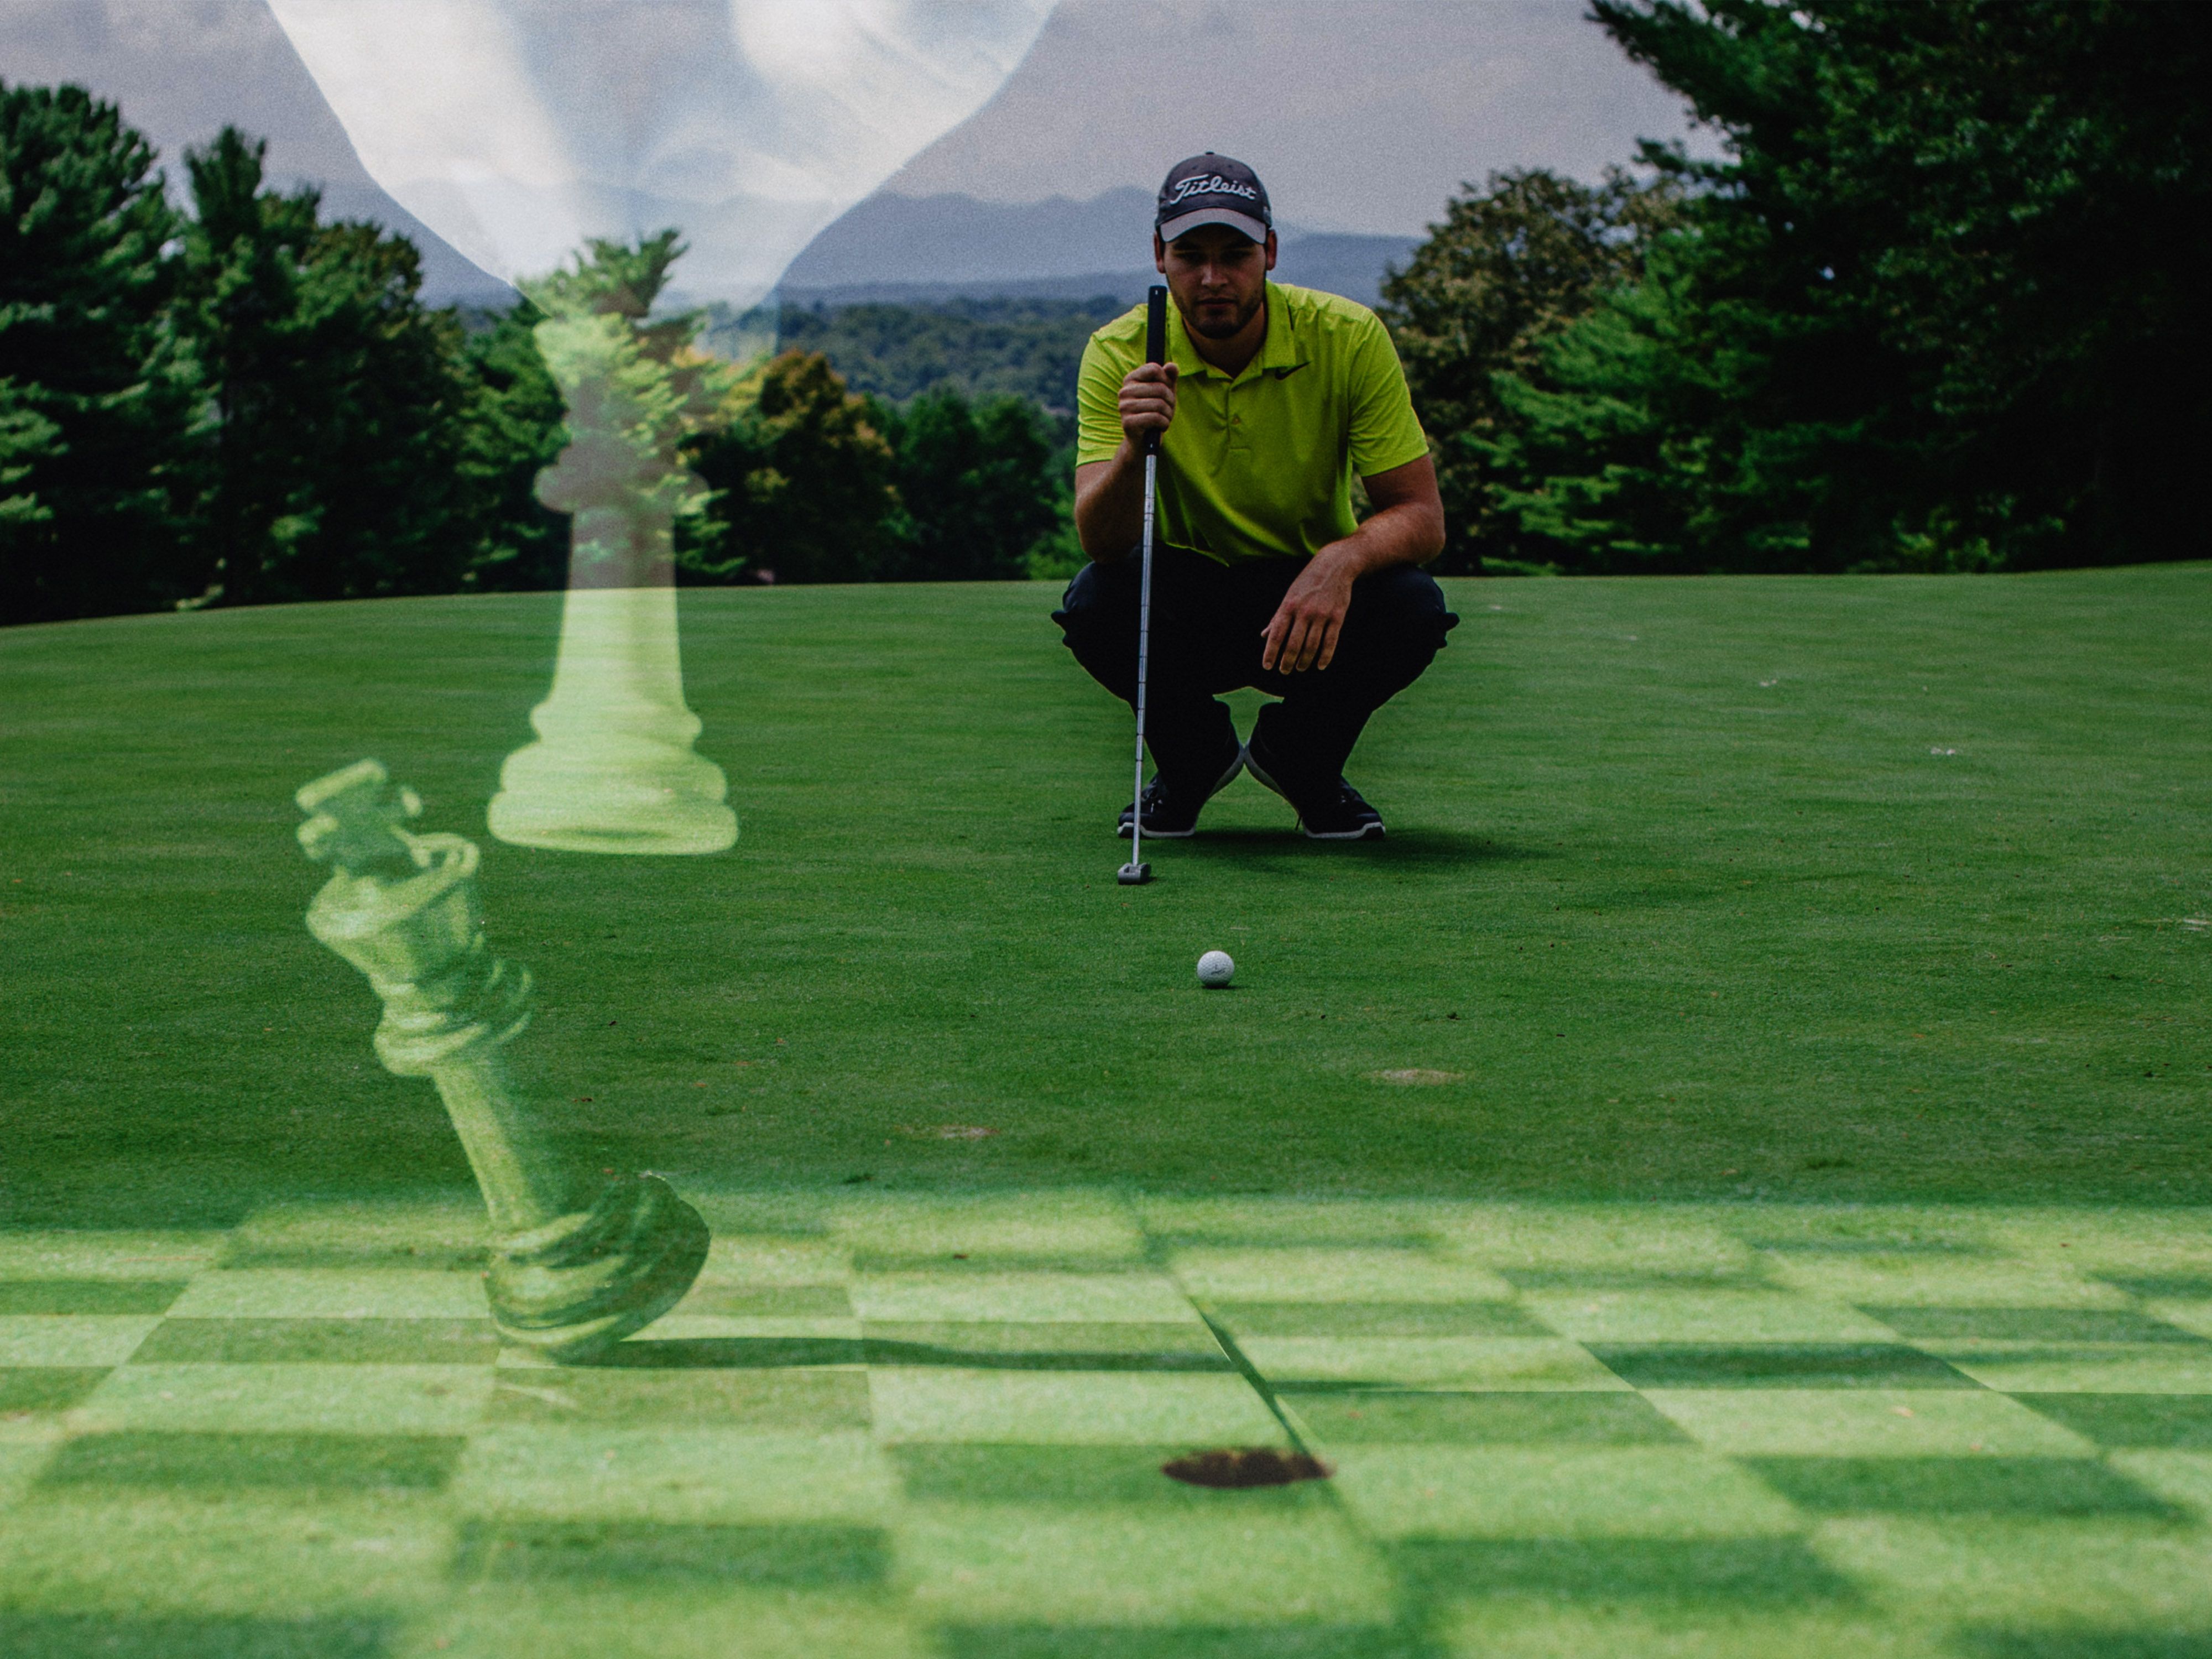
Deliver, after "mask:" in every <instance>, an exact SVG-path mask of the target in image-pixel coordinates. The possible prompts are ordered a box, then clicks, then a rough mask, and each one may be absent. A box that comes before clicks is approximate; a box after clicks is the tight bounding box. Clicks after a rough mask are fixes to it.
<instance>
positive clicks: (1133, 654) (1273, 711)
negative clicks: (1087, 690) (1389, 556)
mask: <svg viewBox="0 0 2212 1659" xmlns="http://www.w3.org/2000/svg"><path fill="white" fill-rule="evenodd" d="M1304 568H1305V562H1304V560H1303V559H1290V558H1277V559H1255V560H1251V561H1249V562H1243V563H1239V564H1234V565H1225V564H1222V563H1219V562H1217V561H1215V560H1212V559H1209V558H1207V557H1206V556H1203V555H1202V554H1197V553H1192V552H1188V551H1186V550H1182V549H1180V548H1174V547H1159V548H1155V549H1154V550H1153V553H1152V665H1151V670H1150V683H1149V684H1148V686H1147V688H1146V706H1145V739H1146V744H1147V745H1148V746H1149V747H1150V748H1151V750H1152V763H1153V765H1154V766H1156V767H1158V769H1159V772H1160V774H1161V775H1162V776H1163V777H1164V778H1167V779H1169V780H1170V781H1172V782H1175V783H1177V784H1181V785H1183V786H1185V787H1191V788H1194V789H1204V788H1206V787H1209V786H1211V785H1212V782H1213V781H1214V779H1215V778H1216V777H1218V775H1219V774H1220V769H1221V768H1222V767H1223V766H1224V765H1225V763H1226V761H1225V757H1226V756H1227V755H1228V754H1229V753H1230V752H1231V750H1233V748H1234V746H1235V744H1236V742H1237V730H1236V727H1235V726H1233V725H1232V724H1231V720H1230V716H1229V705H1228V704H1227V703H1225V702H1221V701H1220V696H1221V694H1222V693H1223V692H1225V691H1233V690H1237V689H1239V688H1240V687H1243V686H1255V687H1257V688H1258V689H1259V690H1262V691H1265V692H1267V693H1269V694H1270V695H1272V696H1278V697H1280V698H1281V699H1282V701H1281V702H1276V703H1270V704H1269V705H1267V707H1266V708H1263V709H1261V712H1260V719H1259V722H1258V724H1257V725H1256V726H1255V727H1254V728H1253V731H1254V734H1255V736H1256V737H1258V738H1260V739H1261V742H1262V744H1264V746H1265V747H1266V749H1267V753H1268V755H1269V757H1271V760H1272V761H1273V766H1272V767H1271V770H1276V769H1279V772H1280V773H1287V774H1288V776H1280V775H1279V781H1280V782H1282V783H1283V784H1285V787H1292V788H1294V789H1295V788H1300V787H1322V786H1324V785H1327V784H1329V783H1333V782H1334V781H1335V780H1336V779H1337V778H1338V777H1339V776H1340V775H1342V773H1343V771H1344V765H1345V762H1346V759H1348V758H1349V757H1350V756H1351V754H1352V744H1355V743H1357V742H1358V741H1359V733H1360V732H1361V730H1362V729H1363V728H1364V726H1366V724H1367V717H1368V716H1369V715H1370V714H1373V713H1374V712H1375V711H1376V709H1378V708H1381V707H1382V706H1383V704H1384V703H1386V702H1389V701H1390V699H1391V698H1392V697H1394V696H1397V695H1398V693H1399V692H1401V691H1402V690H1405V689H1406V688H1407V686H1409V685H1411V684H1413V682H1414V681H1415V680H1417V679H1419V678H1420V676H1421V671H1422V670H1423V669H1425V668H1426V667H1427V666H1428V665H1429V664H1430V662H1431V660H1432V659H1434V658H1435V656H1436V654H1437V652H1438V651H1440V650H1442V649H1443V643H1444V635H1446V634H1448V633H1449V632H1450V631H1451V630H1452V629H1454V628H1456V627H1457V626H1458V625H1459V618H1458V617H1455V616H1454V615H1453V614H1452V613H1451V611H1449V610H1448V609H1446V608H1445V605H1444V595H1443V589H1442V588H1440V587H1438V586H1437V584H1436V581H1435V580H1434V579H1433V578H1432V577H1431V576H1430V575H1429V574H1428V573H1427V572H1426V571H1425V570H1422V569H1419V568H1417V567H1415V566H1413V565H1394V566H1392V567H1390V568H1389V569H1387V570H1378V571H1376V572H1374V573H1373V574H1370V575H1366V576H1363V577H1361V578H1360V579H1359V580H1358V581H1357V582H1356V583H1354V584H1353V586H1352V608H1351V609H1350V610H1349V611H1347V612H1346V615H1345V618H1344V627H1343V629H1342V631H1341V632H1340V634H1339V635H1338V638H1337V645H1336V655H1335V657H1334V659H1332V660H1331V661H1330V663H1329V665H1328V667H1327V668H1326V669H1320V670H1316V669H1307V670H1306V671H1304V672H1303V673H1297V674H1285V673H1283V672H1281V671H1279V670H1278V671H1270V670H1267V669H1263V668H1261V666H1260V653H1261V633H1262V632H1263V631H1264V630H1265V629H1266V628H1267V623H1268V619H1269V618H1270V617H1273V615H1274V614H1275V610H1276V607H1277V606H1278V605H1281V604H1282V602H1283V595H1284V593H1285V592H1287V591H1288V589H1289V587H1290V585H1291V582H1292V581H1294V580H1297V574H1298V573H1299V572H1300V571H1301V570H1303V569H1304ZM1141 574H1142V564H1141V562H1140V560H1139V557H1138V556H1137V555H1136V554H1135V553H1134V552H1132V553H1130V554H1129V555H1128V556H1127V557H1125V558H1121V559H1116V560H1115V561H1114V562H1112V563H1110V564H1097V563H1092V564H1087V565H1085V566H1084V567H1083V568H1082V569H1081V570H1079V571H1078V572H1077V573H1076V575H1075V580H1073V581H1072V582H1070V583H1069V584H1068V585H1067V593H1066V597H1065V598H1064V599H1062V600H1061V601H1060V609H1059V610H1058V611H1054V613H1053V620H1054V622H1056V623H1059V624H1060V629H1061V631H1062V633H1063V634H1065V635H1066V644H1067V648H1068V649H1069V650H1071V651H1073V653H1075V659H1076V660H1077V661H1078V662H1079V663H1081V664H1082V665H1084V667H1085V668H1086V669H1088V670H1089V671H1090V672H1091V678H1093V679H1095V680H1097V682H1098V683H1099V684H1101V685H1103V686H1104V687H1105V688H1106V689H1107V690H1109V691H1111V692H1112V693H1113V694H1114V695H1115V696H1117V697H1119V698H1121V700H1122V701H1123V702H1127V703H1128V704H1129V705H1130V706H1131V707H1132V708H1133V707H1134V706H1135V704H1136V701H1137V603H1138V586H1139V578H1140V576H1141Z"/></svg>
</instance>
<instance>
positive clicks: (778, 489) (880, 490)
mask: <svg viewBox="0 0 2212 1659" xmlns="http://www.w3.org/2000/svg"><path fill="white" fill-rule="evenodd" d="M754 373H755V375H756V377H757V378H756V380H755V386H756V391H755V395H754V397H753V399H752V402H751V405H750V407H749V408H748V409H746V410H744V412H743V413H742V414H740V415H739V416H738V417H737V418H736V419H735V420H733V421H732V422H730V424H729V425H728V426H727V427H726V428H723V429H722V430H720V431H719V432H715V433H712V434H709V435H706V436H705V437H703V438H702V439H699V440H697V441H695V442H694V444H693V445H692V446H691V447H690V452H689V453H690V459H691V465H692V467H693V469H694V470H695V471H696V472H697V473H698V474H699V476H700V477H702V478H703V479H705V480H706V482H707V484H708V488H709V489H712V490H713V491H714V499H713V500H712V501H711V502H710V504H709V505H708V509H707V519H706V523H705V524H704V526H702V527H701V530H700V532H698V534H697V536H696V539H694V540H692V541H690V543H689V544H678V550H677V562H678V566H679V568H681V569H682V570H683V571H684V573H685V574H686V575H687V576H688V577H689V578H690V579H691V580H708V581H729V580H735V579H736V578H737V577H738V574H740V573H741V572H742V573H746V574H751V575H753V576H755V577H760V576H763V575H768V574H769V573H773V574H772V580H776V581H780V582H789V581H797V582H853V581H868V580H873V579H874V578H875V577H876V575H877V574H878V572H879V570H880V569H881V568H882V565H883V562H884V557H885V556H886V554H887V552H888V551H889V536H888V521H889V520H890V514H891V513H892V510H893V509H894V508H895V507H896V505H897V501H898V496H897V493H896V489H894V487H893V483H892V472H893V469H894V466H895V465H896V457H895V456H894V455H893V453H892V450H891V447H890V443H889V442H888V441H886V440H885V438H884V434H883V433H882V431H881V430H880V429H879V428H878V425H877V421H878V415H877V411H876V410H875V409H874V408H873V406H872V405H871V404H869V402H868V401H867V400H866V399H865V398H856V397H854V396H852V395H850V394H849V393H848V392H847V391H846V390H845V382H844V381H843V380H842V379H841V378H840V377H839V376H838V374H837V373H836V370H834V369H832V368H830V367H829V359H828V358H826V357H824V356H822V354H821V353H819V352H801V351H787V352H784V353H782V354H781V356H776V357H775V358H772V359H770V360H769V362H767V363H765V364H764V365H763V366H762V367H761V368H758V369H757V370H755V371H754Z"/></svg>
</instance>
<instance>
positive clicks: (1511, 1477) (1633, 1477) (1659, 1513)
mask: <svg viewBox="0 0 2212 1659" xmlns="http://www.w3.org/2000/svg"><path fill="white" fill-rule="evenodd" d="M1333 1455H1334V1462H1335V1465H1336V1478H1335V1484H1336V1488H1337V1490H1338V1491H1339V1492H1340V1493H1342V1495H1343V1498H1344V1501H1345V1502H1346V1504H1350V1505H1351V1507H1352V1513H1353V1514H1354V1515H1356V1516H1358V1518H1359V1521H1360V1522H1361V1524H1362V1525H1363V1526H1364V1527H1366V1528H1368V1529H1369V1530H1370V1531H1371V1532H1373V1533H1375V1534H1376V1535H1377V1536H1380V1537H1384V1538H1547V1539H1551V1538H1743V1537H1754V1536H1764V1535H1768V1534H1778V1533H1793V1532H1798V1531H1802V1529H1803V1528H1804V1525H1805V1521H1804V1517H1803V1516H1801V1515H1799V1514H1798V1512H1797V1510H1796V1508H1795V1507H1794V1506H1793V1505H1791V1504H1789V1503H1788V1502H1786V1501H1785V1500H1784V1499H1783V1498H1778V1497H1777V1496H1776V1495H1775V1494H1774V1493H1773V1492H1771V1490H1769V1489H1768V1488H1767V1487H1766V1486H1763V1485H1762V1484H1760V1482H1759V1480H1756V1479H1754V1478H1753V1476H1752V1475H1751V1474H1748V1473H1747V1472H1746V1471H1745V1470H1743V1469H1742V1468H1739V1467H1737V1466H1736V1465H1735V1464H1734V1463H1731V1462H1729V1461H1728V1460H1727V1459H1726V1458H1723V1457H1716V1456H1713V1455H1711V1454H1710V1453H1707V1452H1701V1451H1697V1450H1694V1449H1691V1448H1689V1447H1674V1446H1638V1447H1553V1446H1481V1447H1477V1446H1347V1447H1345V1448H1342V1449H1340V1450H1339V1451H1337V1452H1335V1453H1334V1454H1333Z"/></svg>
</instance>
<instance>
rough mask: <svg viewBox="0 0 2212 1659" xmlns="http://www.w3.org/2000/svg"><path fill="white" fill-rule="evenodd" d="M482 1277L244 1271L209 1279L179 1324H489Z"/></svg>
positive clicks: (194, 1287)
mask: <svg viewBox="0 0 2212 1659" xmlns="http://www.w3.org/2000/svg"><path fill="white" fill-rule="evenodd" d="M490 1314H491V1310H490V1307H489V1304H487V1303H486V1301H485V1300H484V1288H483V1276H482V1275H481V1274H479V1273H444V1272H437V1271H432V1270H426V1269H422V1268H410V1267H392V1268H380V1267H333V1268H319V1267H240V1268H234V1269H227V1270H223V1271H220V1272H216V1273H202V1274H201V1275H200V1276H199V1277H198V1278H197V1279H194V1280H192V1282H191V1284H190V1285H187V1286H185V1293H184V1295H182V1296H181V1297H178V1298H177V1301H176V1304H175V1305H174V1306H173V1307H172V1308H171V1309H170V1310H169V1316H170V1317H171V1318H173V1319H487V1318H489V1317H490Z"/></svg>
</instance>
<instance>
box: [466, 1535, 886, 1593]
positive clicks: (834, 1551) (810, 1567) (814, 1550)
mask: <svg viewBox="0 0 2212 1659" xmlns="http://www.w3.org/2000/svg"><path fill="white" fill-rule="evenodd" d="M453 1565H454V1571H455V1572H456V1573H457V1574H458V1575H459V1577H463V1578H497V1579H526V1580H539V1581H544V1582H549V1583H568V1582H574V1581H575V1580H579V1579H583V1580H597V1581H600V1582H624V1581H632V1582H635V1581H646V1582H653V1581H663V1582H666V1581H678V1582H681V1581H692V1582H698V1583H722V1584H732V1583H736V1584H786V1585H791V1586H793V1587H799V1588H807V1589H817V1588H825V1587H828V1586H831V1585H842V1584H878V1583H883V1582H884V1579H885V1578H886V1577H888V1576H889V1573H890V1540H889V1539H888V1537H887V1536H886V1535H885V1534H884V1532H883V1531H882V1530H881V1529H880V1528H876V1527H855V1526H842V1525H835V1524H827V1523H806V1522H794V1523H787V1524H783V1525H774V1526H697V1525H684V1524H679V1523H676V1522H650V1521H622V1522H617V1521H605V1522H587V1521H546V1522H490V1521H470V1522H465V1523H464V1524H463V1526H462V1528H461V1535H460V1540H459V1547H458V1548H457V1550H456V1552H455V1555H454V1563H453Z"/></svg>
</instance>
